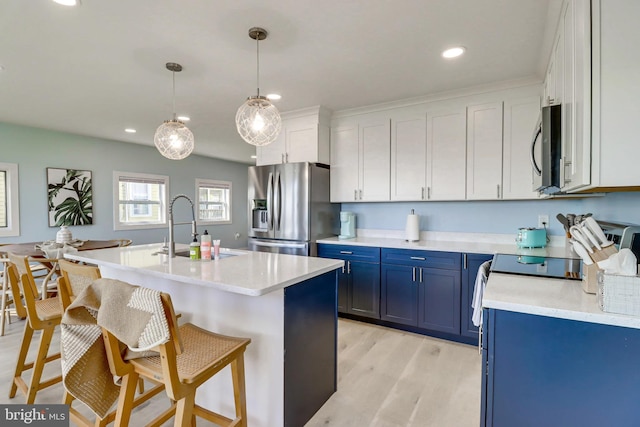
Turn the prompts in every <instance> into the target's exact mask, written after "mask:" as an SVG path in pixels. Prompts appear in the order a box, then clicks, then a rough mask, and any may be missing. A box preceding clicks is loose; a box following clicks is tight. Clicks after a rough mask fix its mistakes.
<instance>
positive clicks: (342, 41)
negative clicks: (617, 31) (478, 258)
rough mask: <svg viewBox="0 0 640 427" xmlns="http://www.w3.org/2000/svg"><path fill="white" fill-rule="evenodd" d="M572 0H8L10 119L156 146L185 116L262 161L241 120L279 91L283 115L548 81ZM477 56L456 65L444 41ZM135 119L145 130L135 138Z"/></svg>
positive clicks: (197, 132)
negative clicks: (257, 100)
mask: <svg viewBox="0 0 640 427" xmlns="http://www.w3.org/2000/svg"><path fill="white" fill-rule="evenodd" d="M560 3H561V0H271V1H265V0H262V1H258V0H224V1H223V0H218V1H214V0H188V1H186V0H182V1H180V0H82V5H81V6H80V7H75V8H69V7H65V6H60V5H58V4H56V3H53V2H52V1H51V0H3V1H2V2H0V29H1V31H2V37H0V65H1V66H2V67H3V68H4V70H3V71H2V72H0V99H1V100H2V102H0V121H1V122H7V123H16V124H22V125H29V126H35V127H40V128H46V129H54V130H59V131H64V132H71V133H76V134H80V135H87V136H95V137H100V138H107V139H113V140H119V141H125V142H132V143H139V144H148V145H152V144H153V134H154V132H155V129H156V128H157V126H159V125H160V124H161V123H162V122H163V121H164V120H166V119H170V118H171V117H172V76H171V72H169V71H167V70H166V68H165V63H166V62H178V63H180V64H182V66H183V67H184V70H183V71H182V72H181V73H177V74H176V110H177V111H176V112H177V113H178V115H181V114H184V115H188V116H190V117H191V121H190V122H189V123H188V126H189V128H190V129H191V130H192V131H193V133H194V137H195V142H196V149H195V152H196V153H198V154H202V155H206V156H211V157H218V158H222V159H228V160H236V161H240V162H245V163H251V162H253V161H252V160H251V159H250V156H251V155H252V154H254V153H255V148H254V147H252V146H250V145H249V144H246V143H245V142H244V141H242V139H240V137H239V136H238V135H237V132H236V130H235V124H234V117H235V112H236V110H237V108H238V107H239V106H240V104H242V102H244V100H245V99H246V97H247V96H250V95H255V90H256V88H255V86H256V42H255V41H253V40H252V39H250V38H249V36H248V34H247V32H248V29H249V28H250V27H253V26H260V27H263V28H265V29H267V30H268V31H269V37H268V38H267V40H265V41H262V42H260V81H261V85H260V86H261V87H260V91H261V94H267V93H271V92H277V93H280V94H281V95H282V100H280V101H277V103H276V105H277V107H278V109H279V110H280V111H281V112H286V111H291V110H296V109H299V108H305V107H311V106H315V105H322V106H325V107H327V108H328V109H330V110H333V111H338V110H343V109H348V108H353V107H361V106H366V105H371V104H377V103H383V102H389V101H395V100H400V99H404V98H412V97H416V96H422V95H429V94H432V93H437V92H443V91H448V90H454V89H461V88H466V87H473V86H477V85H487V84H491V83H495V82H502V81H506V80H515V79H524V78H532V77H533V78H537V79H538V80H542V75H543V68H544V64H546V62H547V57H548V52H549V49H550V43H551V35H552V34H553V32H554V30H555V24H556V21H557V16H558V13H559V6H560ZM454 45H462V46H465V47H466V48H467V52H466V54H465V55H464V56H463V57H461V58H458V59H455V60H444V59H442V58H441V56H440V53H441V51H442V50H443V49H445V48H447V47H450V46H454ZM126 127H133V128H135V129H137V131H138V132H137V133H136V134H133V135H131V134H127V133H125V132H124V129H125V128H126Z"/></svg>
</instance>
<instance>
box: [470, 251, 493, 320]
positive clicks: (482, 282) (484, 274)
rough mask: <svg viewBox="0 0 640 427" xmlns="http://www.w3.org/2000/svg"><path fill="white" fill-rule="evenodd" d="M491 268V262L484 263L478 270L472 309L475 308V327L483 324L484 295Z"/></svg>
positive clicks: (472, 318)
mask: <svg viewBox="0 0 640 427" xmlns="http://www.w3.org/2000/svg"><path fill="white" fill-rule="evenodd" d="M490 267H491V261H490V260H489V261H486V262H483V263H482V264H481V265H480V268H478V274H477V275H476V283H475V286H474V288H473V301H472V302H471V307H473V316H471V321H472V322H473V324H474V325H475V326H480V325H481V324H482V295H483V294H484V288H485V287H486V286H487V280H488V278H489V268H490Z"/></svg>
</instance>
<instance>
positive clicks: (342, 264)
mask: <svg viewBox="0 0 640 427" xmlns="http://www.w3.org/2000/svg"><path fill="white" fill-rule="evenodd" d="M345 264H346V263H345ZM342 274H344V264H342Z"/></svg>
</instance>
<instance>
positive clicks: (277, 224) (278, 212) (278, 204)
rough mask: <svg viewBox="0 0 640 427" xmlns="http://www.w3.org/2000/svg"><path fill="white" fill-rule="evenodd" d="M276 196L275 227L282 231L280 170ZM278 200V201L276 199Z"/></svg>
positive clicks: (277, 177)
mask: <svg viewBox="0 0 640 427" xmlns="http://www.w3.org/2000/svg"><path fill="white" fill-rule="evenodd" d="M274 194H275V196H274V208H273V209H274V212H275V213H276V215H275V226H274V228H275V229H276V230H277V231H280V221H281V219H282V181H281V179H280V172H277V173H276V188H275V193H274ZM276 200H277V201H276Z"/></svg>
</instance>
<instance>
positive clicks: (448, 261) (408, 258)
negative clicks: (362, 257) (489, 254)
mask: <svg viewBox="0 0 640 427" xmlns="http://www.w3.org/2000/svg"><path fill="white" fill-rule="evenodd" d="M461 260H462V255H461V254H460V253H458V252H439V251H421V250H414V249H387V248H382V260H381V261H382V263H383V264H400V265H411V266H416V267H429V268H443V269H447V270H457V271H460V261H461Z"/></svg>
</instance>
